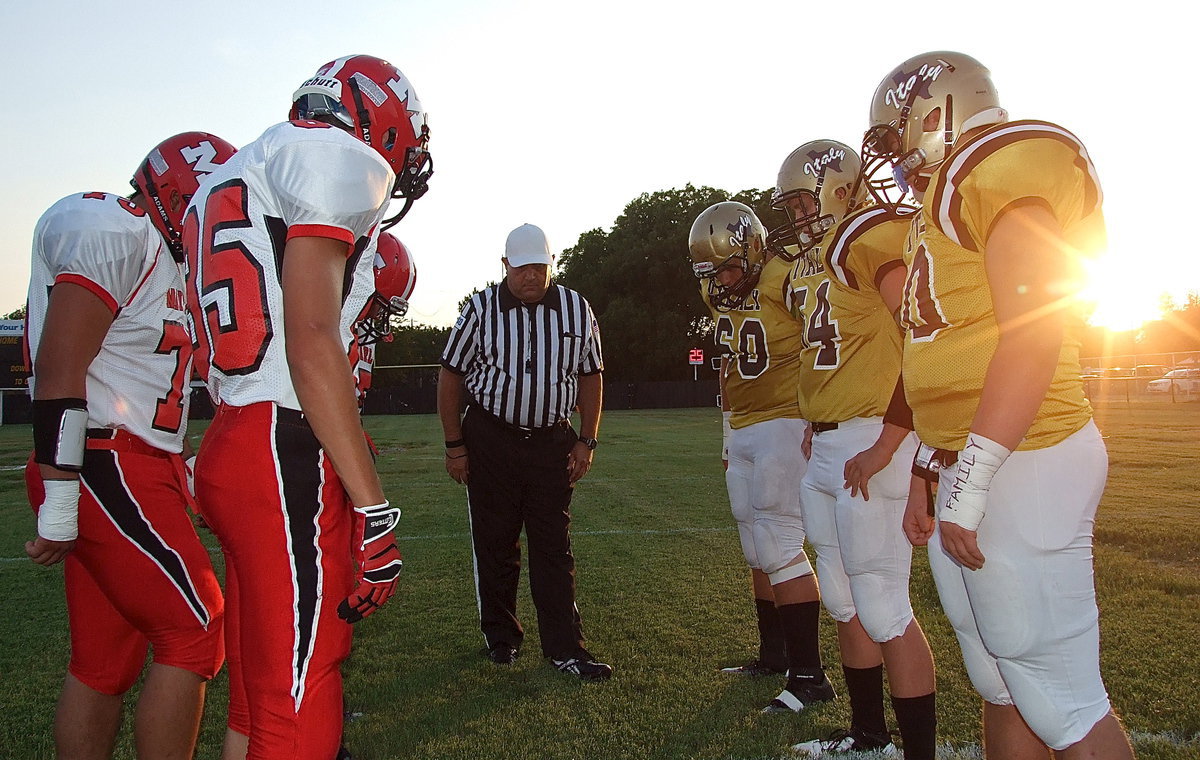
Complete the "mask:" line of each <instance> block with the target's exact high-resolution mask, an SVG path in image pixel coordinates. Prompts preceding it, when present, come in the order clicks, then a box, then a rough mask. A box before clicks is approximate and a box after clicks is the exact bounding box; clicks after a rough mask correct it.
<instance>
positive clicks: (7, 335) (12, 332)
mask: <svg viewBox="0 0 1200 760" xmlns="http://www.w3.org/2000/svg"><path fill="white" fill-rule="evenodd" d="M24 342H25V323H24V322H23V321H21V320H19V319H0V388H25V387H26V386H28V384H29V369H28V368H26V366H25V350H24V347H23V345H22V344H23V343H24Z"/></svg>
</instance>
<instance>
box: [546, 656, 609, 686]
mask: <svg viewBox="0 0 1200 760" xmlns="http://www.w3.org/2000/svg"><path fill="white" fill-rule="evenodd" d="M550 664H551V665H553V666H554V667H555V668H557V669H558V671H559V672H560V673H568V674H570V675H573V676H577V677H578V678H579V679H580V680H582V681H607V680H608V679H609V678H612V672H613V669H612V666H611V665H608V664H605V663H603V662H598V661H597V660H596V658H594V657H592V655H591V654H590V653H589V652H588V651H587V650H586V649H580V650H579V651H578V652H576V653H575V654H573V655H570V656H567V657H551V658H550Z"/></svg>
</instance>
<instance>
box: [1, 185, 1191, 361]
mask: <svg viewBox="0 0 1200 760" xmlns="http://www.w3.org/2000/svg"><path fill="white" fill-rule="evenodd" d="M770 196H771V191H770V190H760V189H748V190H742V191H740V192H737V193H728V192H726V191H724V190H719V189H716V188H712V187H704V186H701V187H695V186H693V185H691V184H688V185H685V186H684V187H683V188H675V189H670V190H660V191H657V192H653V193H643V194H641V195H639V196H638V197H637V198H634V199H633V200H632V201H630V202H629V204H628V205H626V206H625V209H624V211H623V212H622V213H621V215H620V216H618V217H617V219H616V220H615V221H614V222H613V225H612V227H611V229H609V230H604V229H600V228H597V229H593V230H588V231H587V232H584V233H583V234H582V235H580V236H579V239H578V240H577V241H576V243H575V245H573V246H571V247H570V248H567V249H566V250H564V251H563V252H562V253H561V255H560V256H559V262H558V270H557V272H556V273H555V278H556V280H557V281H558V282H560V283H561V284H563V285H566V286H567V287H569V288H573V289H575V290H578V291H579V292H580V293H582V294H583V295H584V296H585V297H586V298H587V299H588V300H589V301H590V302H591V304H592V309H593V310H594V311H595V314H596V318H597V319H598V320H599V322H600V328H601V335H602V337H603V342H604V360H605V376H606V377H607V378H609V379H611V380H614V381H621V382H636V381H656V380H686V379H690V378H691V377H692V369H691V366H690V365H689V364H688V361H687V359H688V352H689V351H690V350H691V349H693V348H702V349H704V351H705V356H706V357H711V356H713V355H714V345H713V342H712V328H713V322H712V317H711V314H710V313H709V311H708V309H707V307H706V306H705V305H704V302H703V300H702V299H701V297H700V285H699V282H698V281H697V280H696V277H695V276H694V275H693V274H692V268H691V260H690V258H689V256H688V246H687V242H688V233H689V231H690V230H691V226H692V221H693V220H694V219H695V218H696V217H697V216H698V215H699V214H700V212H701V211H703V210H704V209H705V208H707V207H708V206H710V205H712V204H713V203H717V202H718V201H723V200H734V201H739V202H741V203H745V204H746V205H748V206H750V207H751V208H753V209H754V211H755V213H757V214H758V216H759V218H760V219H761V220H762V222H763V224H764V225H765V226H766V227H767V229H773V228H774V227H776V226H778V225H780V224H783V223H784V222H785V221H786V216H785V215H784V213H783V212H781V211H777V210H775V209H772V208H771V204H770ZM470 295H471V294H470V293H467V294H464V297H463V300H462V301H460V302H459V305H460V306H461V305H462V304H463V303H465V302H466V299H467V298H469V297H470ZM1164 313H1165V316H1164V317H1163V318H1162V319H1159V320H1155V321H1153V322H1148V323H1146V324H1145V325H1143V326H1142V327H1141V328H1139V329H1137V330H1133V331H1127V332H1120V333H1115V332H1111V331H1108V330H1106V329H1104V328H1101V327H1089V328H1088V329H1087V330H1086V331H1085V333H1084V335H1083V336H1082V339H1083V346H1082V349H1081V351H1082V353H1081V355H1082V356H1106V355H1108V356H1115V355H1122V354H1135V353H1136V354H1152V353H1168V352H1172V351H1194V350H1200V294H1198V293H1195V292H1192V293H1189V294H1188V296H1187V298H1186V299H1185V301H1184V302H1183V303H1182V304H1176V303H1172V302H1169V301H1164ZM24 316H25V307H24V306H22V307H20V308H19V309H16V310H15V311H13V312H11V313H9V314H6V315H4V318H5V319H22V318H24ZM449 332H450V329H449V328H447V327H432V326H429V325H421V324H417V325H412V326H407V327H403V328H401V329H397V330H395V331H394V332H393V339H392V340H391V341H390V342H385V343H380V344H379V345H378V347H377V349H376V363H377V364H378V365H380V366H392V365H409V364H437V363H438V361H439V360H440V358H441V352H442V349H443V348H444V347H445V344H446V338H447V336H448V335H449ZM394 374H395V373H387V372H384V373H380V374H378V375H377V376H376V382H377V383H379V384H382V385H387V384H388V383H389V380H390V379H391V376H393V375H394Z"/></svg>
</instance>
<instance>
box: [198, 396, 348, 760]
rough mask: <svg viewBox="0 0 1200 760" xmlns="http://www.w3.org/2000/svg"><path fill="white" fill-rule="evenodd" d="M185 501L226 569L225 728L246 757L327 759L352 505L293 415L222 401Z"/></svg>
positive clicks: (333, 738)
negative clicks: (190, 498) (244, 741)
mask: <svg viewBox="0 0 1200 760" xmlns="http://www.w3.org/2000/svg"><path fill="white" fill-rule="evenodd" d="M196 497H197V498H196V500H197V502H199V504H200V509H201V511H202V513H203V515H204V519H205V520H206V521H207V522H208V524H209V525H210V526H211V527H212V529H213V531H214V532H216V534H217V536H218V538H220V540H221V546H222V549H223V551H224V553H225V560H226V567H227V585H226V606H227V608H228V610H229V614H228V615H227V623H226V648H227V650H228V652H229V671H230V706H229V726H230V728H232V729H234V730H235V731H238V732H241V733H246V734H249V736H250V751H249V754H248V757H249V758H251V760H260V759H263V758H272V759H274V758H286V759H287V760H291V759H292V758H313V760H329V758H331V757H333V756H334V755H335V754H336V753H337V749H338V745H339V742H340V740H341V735H342V709H343V708H342V678H341V672H340V670H339V665H340V663H341V662H342V660H344V659H346V657H347V656H348V655H349V654H350V634H351V628H350V625H348V624H347V623H346V622H344V621H342V620H341V619H340V618H338V616H337V606H338V604H339V603H340V602H341V601H342V600H343V599H345V598H346V596H347V594H349V593H350V591H351V590H352V589H353V587H354V567H353V561H352V557H351V551H350V532H351V525H352V520H351V505H350V501H349V499H348V497H347V496H346V492H345V489H344V488H343V487H342V483H341V481H340V480H339V479H338V477H337V475H336V474H335V473H334V471H333V465H332V463H331V462H330V461H329V459H328V458H327V457H326V456H325V453H324V451H323V450H322V449H321V446H320V443H319V442H318V441H317V438H316V436H315V435H314V434H313V432H312V429H311V428H310V427H309V426H308V423H307V422H306V421H305V420H304V419H303V417H302V416H301V414H300V413H299V412H296V411H293V410H289V409H284V408H281V407H278V406H276V405H275V404H271V403H259V404H252V405H250V406H245V407H234V406H229V405H228V404H223V405H221V406H220V407H219V408H218V410H217V413H216V417H215V419H214V420H213V423H212V426H211V427H209V429H208V432H207V433H206V434H205V436H204V441H203V443H202V444H201V446H200V453H199V455H198V456H197V460H196Z"/></svg>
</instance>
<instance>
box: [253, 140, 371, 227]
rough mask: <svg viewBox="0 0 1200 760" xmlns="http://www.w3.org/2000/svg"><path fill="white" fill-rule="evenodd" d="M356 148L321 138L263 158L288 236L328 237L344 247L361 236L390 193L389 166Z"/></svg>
mask: <svg viewBox="0 0 1200 760" xmlns="http://www.w3.org/2000/svg"><path fill="white" fill-rule="evenodd" d="M360 148H361V146H359V145H353V144H348V143H343V142H340V141H328V140H323V139H313V140H302V141H295V142H289V143H287V144H285V145H283V146H282V147H280V149H279V150H278V151H276V152H275V153H274V154H272V155H271V156H270V157H269V158H268V159H267V162H266V166H265V168H264V171H265V173H266V177H267V181H268V184H269V186H270V187H271V188H272V189H273V190H274V193H275V198H276V201H277V203H278V204H279V209H280V211H281V213H282V214H283V221H284V223H285V224H286V225H287V228H288V239H291V238H293V237H328V238H333V239H335V240H341V241H343V242H345V243H347V244H348V245H352V244H353V243H354V241H356V240H358V239H359V238H361V237H364V236H365V235H367V234H368V233H369V232H370V231H371V228H372V227H374V226H375V224H376V223H377V222H378V220H379V217H380V215H381V213H382V211H383V209H384V207H385V206H386V204H387V201H388V198H389V197H390V195H391V183H392V181H393V177H392V174H391V170H390V169H389V168H388V167H387V164H385V163H384V162H383V161H382V160H380V159H379V157H378V156H376V155H374V153H371V152H368V151H370V149H369V148H368V149H367V150H362V149H360Z"/></svg>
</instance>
